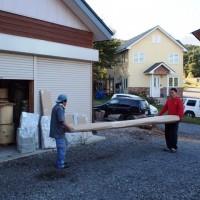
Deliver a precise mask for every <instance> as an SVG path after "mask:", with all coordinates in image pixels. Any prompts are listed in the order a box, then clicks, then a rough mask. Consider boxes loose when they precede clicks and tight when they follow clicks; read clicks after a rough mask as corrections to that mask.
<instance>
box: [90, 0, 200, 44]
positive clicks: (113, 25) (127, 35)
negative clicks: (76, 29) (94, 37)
mask: <svg viewBox="0 0 200 200" xmlns="http://www.w3.org/2000/svg"><path fill="white" fill-rule="evenodd" d="M86 2H87V3H88V4H89V5H90V7H91V8H92V9H93V10H94V11H95V12H96V13H97V15H98V16H99V17H100V18H101V19H102V20H103V21H104V23H105V24H106V25H107V26H108V27H109V28H110V29H111V30H115V32H116V33H115V35H114V37H115V38H118V39H122V40H128V39H131V38H133V37H134V36H136V35H138V34H140V33H143V32H144V31H146V30H148V29H151V28H153V27H155V26H157V25H159V26H160V27H161V28H162V29H164V30H165V31H166V32H167V33H168V34H170V35H171V36H172V37H174V38H175V39H178V40H181V41H183V40H186V39H188V40H189V39H192V41H193V42H195V41H196V42H197V44H199V45H200V42H199V41H198V40H197V39H196V38H195V37H194V36H193V35H192V34H191V32H193V31H195V30H198V29H200V0H137V1H136V0H86Z"/></svg>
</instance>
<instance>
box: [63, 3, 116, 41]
mask: <svg viewBox="0 0 200 200" xmlns="http://www.w3.org/2000/svg"><path fill="white" fill-rule="evenodd" d="M63 1H64V2H65V4H66V5H67V6H68V7H69V8H70V9H71V10H72V11H73V12H74V13H75V14H76V15H77V16H78V17H79V18H80V19H81V21H82V22H83V23H84V24H85V25H86V26H87V27H88V28H89V29H90V30H91V31H92V32H93V33H94V38H93V40H94V42H96V41H104V40H110V39H111V38H112V36H113V35H114V33H113V32H112V31H111V30H110V29H109V28H108V26H107V25H106V24H105V23H104V22H103V21H102V20H101V19H100V18H99V16H98V15H97V14H96V13H95V12H94V10H93V9H92V8H91V7H90V6H89V5H88V4H87V3H86V1H85V0H63Z"/></svg>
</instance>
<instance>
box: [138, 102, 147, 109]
mask: <svg viewBox="0 0 200 200" xmlns="http://www.w3.org/2000/svg"><path fill="white" fill-rule="evenodd" d="M140 104H141V108H142V109H145V108H148V107H149V104H148V102H147V101H146V100H144V101H140Z"/></svg>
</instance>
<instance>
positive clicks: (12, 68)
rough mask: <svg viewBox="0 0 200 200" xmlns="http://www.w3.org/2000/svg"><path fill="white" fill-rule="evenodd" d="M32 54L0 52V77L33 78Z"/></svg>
mask: <svg viewBox="0 0 200 200" xmlns="http://www.w3.org/2000/svg"><path fill="white" fill-rule="evenodd" d="M33 73H34V71H33V56H29V55H20V54H10V53H9V54H8V53H0V79H15V80H16V79H18V80H33V79H34V75H33Z"/></svg>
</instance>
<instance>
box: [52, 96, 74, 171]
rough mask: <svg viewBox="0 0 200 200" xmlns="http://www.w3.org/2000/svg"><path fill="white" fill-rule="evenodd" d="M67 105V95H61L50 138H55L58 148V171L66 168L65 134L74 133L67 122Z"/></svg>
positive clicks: (57, 102) (54, 114) (53, 117)
mask: <svg viewBox="0 0 200 200" xmlns="http://www.w3.org/2000/svg"><path fill="white" fill-rule="evenodd" d="M66 105H67V95H65V94H60V95H59V96H58V99H57V101H56V105H55V106H54V107H53V109H52V113H51V123H50V134H49V136H50V137H52V138H55V140H56V148H57V162H56V166H57V168H58V169H63V168H66V165H65V155H66V149H67V139H66V137H65V132H74V129H72V128H71V127H70V126H69V125H68V124H67V123H66V122H65V107H66Z"/></svg>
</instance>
